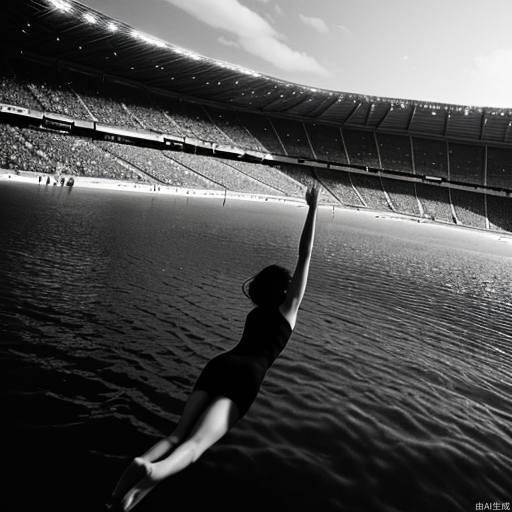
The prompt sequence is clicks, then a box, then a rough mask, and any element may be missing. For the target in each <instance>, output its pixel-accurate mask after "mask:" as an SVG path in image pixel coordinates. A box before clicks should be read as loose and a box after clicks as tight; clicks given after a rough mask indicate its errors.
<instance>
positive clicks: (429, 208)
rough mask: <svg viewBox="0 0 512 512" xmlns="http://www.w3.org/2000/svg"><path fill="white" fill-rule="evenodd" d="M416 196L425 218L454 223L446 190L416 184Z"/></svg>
mask: <svg viewBox="0 0 512 512" xmlns="http://www.w3.org/2000/svg"><path fill="white" fill-rule="evenodd" d="M416 194H417V197H418V199H419V200H420V202H421V204H422V206H423V213H424V215H425V216H427V217H429V218H430V219H432V220H437V221H442V222H450V223H451V222H454V219H453V214H452V209H451V207H450V196H449V193H448V189H446V188H441V187H439V186H435V185H425V184H423V183H417V184H416Z"/></svg>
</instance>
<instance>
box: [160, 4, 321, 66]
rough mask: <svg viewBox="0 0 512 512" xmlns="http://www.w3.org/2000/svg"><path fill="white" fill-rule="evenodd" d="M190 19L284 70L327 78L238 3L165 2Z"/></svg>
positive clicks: (309, 58) (310, 58)
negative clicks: (232, 37) (209, 27)
mask: <svg viewBox="0 0 512 512" xmlns="http://www.w3.org/2000/svg"><path fill="white" fill-rule="evenodd" d="M165 1H167V2H168V3H170V4H172V5H174V6H176V7H179V8H180V9H182V10H184V11H185V12H187V13H188V14H190V15H191V16H193V17H195V18H196V19H198V20H200V21H202V22H203V23H206V24H208V25H210V26H211V27H214V28H217V29H220V30H224V31H225V32H228V33H230V34H231V35H233V36H235V39H236V42H237V43H238V44H239V45H240V47H241V48H243V49H244V50H245V51H246V52H248V53H251V54H252V55H256V56H257V57H260V58H261V59H263V60H266V61H267V62H270V63H272V64H273V65H274V66H276V67H277V68H279V69H282V70H285V71H304V72H308V73H315V74H317V75H327V74H328V72H327V70H326V69H325V68H324V67H322V65H321V64H320V63H319V62H317V60H316V59H315V58H314V57H311V56H310V55H307V54H306V53H304V52H299V51H296V50H294V49H292V48H290V47H289V46H288V45H287V44H285V43H284V42H283V39H284V38H283V36H282V35H281V34H279V33H278V32H277V31H276V30H275V29H274V28H273V27H272V25H271V24H270V23H269V22H268V21H266V20H265V19H264V18H263V17H261V16H260V15H259V14H257V13H256V12H254V11H252V10H251V9H249V8H248V7H246V6H244V5H242V4H241V3H240V2H239V0H165Z"/></svg>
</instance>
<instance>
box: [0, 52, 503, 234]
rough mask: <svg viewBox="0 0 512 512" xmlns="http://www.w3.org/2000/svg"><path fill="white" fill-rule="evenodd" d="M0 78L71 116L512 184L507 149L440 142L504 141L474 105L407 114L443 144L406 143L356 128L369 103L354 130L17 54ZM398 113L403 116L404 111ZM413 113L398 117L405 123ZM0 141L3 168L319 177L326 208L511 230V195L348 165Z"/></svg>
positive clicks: (213, 182)
mask: <svg viewBox="0 0 512 512" xmlns="http://www.w3.org/2000/svg"><path fill="white" fill-rule="evenodd" d="M0 85H1V88H0V102H2V103H7V104H12V105H17V106H20V107H26V108H31V109H36V110H39V111H43V112H54V113H57V114H63V115H66V116H69V117H71V118H74V119H82V120H96V121H98V122H101V123H105V124H108V125H113V126H120V127H128V128H132V129H136V130H140V129H145V130H153V131H156V132H163V133H166V134H171V135H177V136H181V137H190V138H195V139H200V140H203V141H207V142H211V143H216V144H218V145H222V144H224V145H229V146H235V147H237V148H240V149H243V150H246V151H251V150H252V151H259V152H269V153H273V154H275V155H285V156H289V157H290V156H292V157H298V158H304V159H316V160H320V161H326V162H334V163H338V164H341V165H347V164H348V163H349V162H350V164H351V165H356V166H359V167H370V168H374V169H378V168H380V167H382V168H383V169H384V170H392V171H398V172H405V173H412V172H413V170H414V171H415V173H416V174H417V175H422V176H424V175H428V176H434V177H438V178H442V179H444V180H448V179H449V181H452V182H458V183H463V184H469V185H486V186H489V187H494V188H501V189H505V190H510V189H511V187H512V150H510V149H509V148H504V147H493V146H491V145H489V146H488V147H487V150H486V149H485V147H484V146H483V145H478V144H470V143H462V142H459V141H457V142H453V141H449V142H447V141H446V140H445V139H443V138H442V137H443V134H444V133H445V132H443V129H444V128H443V126H444V125H443V119H445V120H447V129H448V135H450V134H452V135H454V136H455V135H456V134H457V133H459V131H460V130H465V129H466V128H467V130H469V131H468V132H467V133H468V134H469V135H471V136H473V137H477V136H479V135H482V137H484V139H486V140H487V139H488V133H487V132H489V134H490V135H489V137H491V135H492V137H494V138H492V140H494V139H496V142H499V141H500V139H501V138H502V137H505V135H504V134H503V133H502V132H503V130H506V128H503V127H501V128H500V130H501V131H499V133H498V131H497V128H496V129H494V128H493V129H494V131H492V130H491V129H490V128H489V129H488V128H487V126H483V127H482V126H480V127H479V126H478V125H477V123H476V120H477V119H479V117H478V115H477V114H478V113H477V112H476V111H472V112H471V113H468V114H467V115H466V114H465V113H464V112H462V111H461V112H454V113H452V114H451V115H450V117H449V118H447V117H446V115H444V114H443V115H437V114H436V116H434V115H433V113H432V110H431V109H424V108H418V109H416V113H415V114H414V118H413V119H412V120H411V129H415V130H420V131H421V130H423V131H424V132H430V133H432V134H433V135H434V134H437V135H436V136H437V137H438V139H429V138H428V136H426V135H425V136H423V137H419V136H417V135H414V136H413V137H412V139H410V138H409V137H408V136H403V135H397V134H390V133H382V132H381V131H380V129H379V128H377V132H373V131H365V130H363V129H357V128H354V127H353V126H352V125H353V124H354V123H355V122H356V121H357V120H358V119H359V118H360V119H363V120H364V119H366V121H367V122H368V123H370V121H371V120H372V115H373V114H374V113H375V112H376V111H375V112H373V111H372V109H371V106H368V105H366V106H364V105H363V106H364V108H360V109H358V110H357V112H356V114H354V115H353V116H352V117H351V120H350V122H351V123H352V125H350V127H348V128H347V127H342V128H338V127H336V126H332V125H322V124H319V123H317V122H313V121H311V122H301V121H298V120H291V119H282V118H279V117H277V116H275V115H272V116H271V115H269V114H263V113H260V114H257V113H248V112H237V111H233V110H227V109H224V108H221V107H213V106H210V105H209V106H204V105H201V104H199V103H194V102H191V101H188V100H187V101H185V100H183V99H182V98H175V97H171V96H169V95H167V94H165V93H164V92H157V91H155V90H149V89H147V88H145V87H141V86H138V85H137V84H135V83H128V82H126V81H123V80H121V81H118V80H116V79H114V78H113V77H106V76H103V75H100V74H99V73H94V72H88V73H86V72H85V71H83V69H82V68H80V70H79V69H78V68H74V69H71V68H66V67H64V66H63V65H62V64H61V63H53V64H52V66H49V65H47V64H45V63H43V62H36V61H29V60H27V59H26V58H23V59H21V58H19V57H17V58H10V59H9V60H6V59H5V58H0ZM367 107H368V108H367ZM379 108H380V107H379ZM403 110H404V111H405V109H403ZM372 112H373V114H372ZM379 112H380V111H379ZM397 112H398V113H399V114H400V115H402V112H401V110H400V111H398V110H397ZM470 114H471V115H470ZM393 115H394V111H389V112H388V113H387V114H386V115H385V116H384V118H382V115H381V114H379V116H380V117H379V116H377V117H379V119H381V118H382V120H383V121H382V127H383V128H385V127H386V126H387V125H386V126H384V125H385V122H386V121H387V120H388V119H391V117H392V116H393ZM357 116H359V117H357ZM374 117H375V116H374ZM377 117H376V119H377ZM469 118H471V119H469ZM408 119H409V118H408V117H407V116H406V115H405V114H403V122H404V123H405V124H404V126H406V125H407V123H408V122H409V121H408ZM465 119H466V121H465ZM467 119H469V121H471V122H467ZM491 120H492V119H491ZM4 121H5V119H4ZM332 121H333V120H331V122H332ZM434 121H435V122H434ZM371 122H373V121H371ZM370 124H371V123H370ZM370 124H368V126H370ZM374 124H375V123H374ZM495 124H496V123H495ZM502 124H503V123H502ZM372 126H373V125H372ZM500 126H501V125H500ZM491 128H492V127H491ZM489 130H491V131H489ZM495 132H496V133H495ZM461 133H462V132H461ZM493 134H494V135H493ZM0 136H1V140H2V145H1V149H0V166H1V167H2V168H5V169H12V170H19V171H29V170H31V171H35V172H41V173H43V172H45V173H60V172H66V173H69V174H75V175H87V176H96V177H98V176H99V177H109V178H114V179H130V180H141V179H142V180H156V181H158V182H160V183H163V184H167V185H170V186H176V187H187V188H212V189H216V190H226V189H227V190H232V191H237V192H244V193H250V194H256V193H257V194H265V195H275V196H289V197H302V196H303V193H304V188H305V186H307V185H308V184H311V183H312V181H313V180H314V179H315V177H317V178H318V179H320V181H321V182H322V183H323V184H324V185H325V188H326V189H325V191H323V192H322V195H321V202H322V203H324V204H339V203H342V204H344V205H348V206H355V207H362V206H367V207H369V208H375V209H381V210H389V209H390V208H393V209H394V210H396V211H397V212H402V213H407V214H409V215H415V216H419V215H421V214H423V215H425V216H426V217H430V218H433V219H436V220H440V221H443V222H453V221H454V214H455V216H456V218H457V220H458V222H459V223H461V224H464V225H467V226H473V227H479V228H485V227H486V223H487V224H488V225H489V226H490V228H491V229H497V230H503V229H504V230H509V229H510V218H511V215H510V201H509V200H508V198H503V197H496V196H488V197H487V199H486V201H487V203H486V202H485V201H484V196H483V195H481V194H479V193H476V192H474V193H473V192H468V191H463V190H458V189H455V190H451V191H448V189H446V188H442V187H439V186H434V185H427V184H421V183H416V184H414V183H412V182H407V181H399V180H393V179H390V178H380V177H379V176H376V175H373V174H372V173H369V174H361V173H356V172H354V170H353V169H352V171H351V170H350V169H349V168H347V170H346V171H336V170H327V169H315V170H314V171H313V170H311V169H307V168H304V167H303V166H298V165H290V164H278V165H275V163H274V164H272V166H270V165H263V164H255V163H248V162H244V161H242V160H230V159H224V160H223V159H219V158H211V157H206V156H202V155H195V154H191V153H181V152H178V153H176V152H172V151H161V150H158V149H150V148H141V147H137V146H133V145H127V144H117V143H114V142H106V141H95V142H92V141H91V140H88V139H84V138H80V137H76V136H70V135H67V134H64V133H60V132H57V131H54V130H53V131H52V130H41V129H29V128H20V127H17V126H14V125H7V124H0ZM411 140H412V149H413V151H412V152H411ZM376 144H378V147H377V145H376ZM491 144H492V142H491ZM497 146H499V145H498V144H497ZM217 154H218V153H217ZM486 154H487V161H485V155H486ZM347 157H348V158H347ZM413 157H414V160H413ZM348 161H349V162H348ZM413 163H414V165H413ZM384 191H386V192H387V194H388V195H387V196H386V194H385V192H384ZM388 199H389V201H388ZM390 203H391V204H390ZM452 205H453V210H452ZM486 206H487V210H486ZM486 211H487V215H488V218H487V219H486Z"/></svg>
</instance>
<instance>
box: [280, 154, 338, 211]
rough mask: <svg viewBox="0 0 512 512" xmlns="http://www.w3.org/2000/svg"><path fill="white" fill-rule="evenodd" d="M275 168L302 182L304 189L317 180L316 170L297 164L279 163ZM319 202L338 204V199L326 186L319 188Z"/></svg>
mask: <svg viewBox="0 0 512 512" xmlns="http://www.w3.org/2000/svg"><path fill="white" fill-rule="evenodd" d="M277 168H278V169H279V170H281V171H282V172H284V173H285V174H287V175H288V176H290V178H293V179H294V180H296V181H297V182H298V183H300V184H302V185H303V187H304V190H306V189H307V188H308V187H311V186H312V185H314V184H315V183H316V182H317V181H318V178H317V175H316V171H313V170H312V169H309V168H307V167H302V166H299V165H291V164H281V165H278V166H277ZM319 202H320V203H323V204H339V203H340V201H339V199H337V198H336V197H335V196H334V195H333V194H332V193H331V192H330V191H329V189H328V188H323V189H321V190H320V196H319Z"/></svg>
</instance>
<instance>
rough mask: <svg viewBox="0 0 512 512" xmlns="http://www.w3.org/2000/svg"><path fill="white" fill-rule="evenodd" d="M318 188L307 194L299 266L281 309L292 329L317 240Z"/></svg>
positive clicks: (314, 187) (309, 190)
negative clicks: (306, 208)
mask: <svg viewBox="0 0 512 512" xmlns="http://www.w3.org/2000/svg"><path fill="white" fill-rule="evenodd" d="M318 194H319V189H318V186H317V185H315V186H313V187H312V188H310V189H308V191H307V192H306V202H307V203H308V205H309V210H308V215H307V217H306V222H305V223H304V228H303V229H302V235H301V237H300V243H299V258H298V260H297V266H296V267H295V272H294V273H293V277H292V280H291V283H290V287H289V288H288V292H287V294H286V299H285V301H284V302H283V303H282V304H281V306H280V307H279V309H280V311H281V313H282V314H283V316H284V317H285V318H286V320H288V322H289V323H290V326H291V328H292V329H293V328H294V327H295V322H296V320H297V312H298V310H299V307H300V303H301V302H302V297H304V292H305V290H306V284H307V281H308V273H309V263H310V261H311V252H312V250H313V241H314V238H315V225H316V210H317V206H318Z"/></svg>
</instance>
